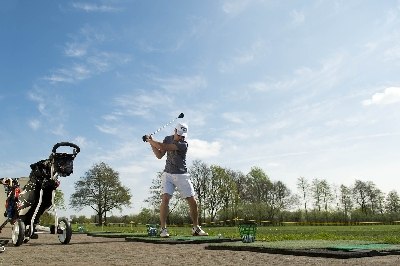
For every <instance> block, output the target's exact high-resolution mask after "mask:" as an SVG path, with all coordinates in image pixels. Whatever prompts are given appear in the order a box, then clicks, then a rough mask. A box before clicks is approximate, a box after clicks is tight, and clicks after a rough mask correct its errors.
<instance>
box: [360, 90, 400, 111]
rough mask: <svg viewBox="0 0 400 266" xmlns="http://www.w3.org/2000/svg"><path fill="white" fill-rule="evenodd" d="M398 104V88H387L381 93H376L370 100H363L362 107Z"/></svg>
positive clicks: (399, 98) (399, 92) (399, 93)
mask: <svg viewBox="0 0 400 266" xmlns="http://www.w3.org/2000/svg"><path fill="white" fill-rule="evenodd" d="M398 102H400V87H388V88H386V89H385V90H384V91H383V92H377V93H375V94H374V95H372V97H371V98H370V99H367V100H364V101H363V102H362V104H363V105H364V106H369V105H388V104H393V103H398Z"/></svg>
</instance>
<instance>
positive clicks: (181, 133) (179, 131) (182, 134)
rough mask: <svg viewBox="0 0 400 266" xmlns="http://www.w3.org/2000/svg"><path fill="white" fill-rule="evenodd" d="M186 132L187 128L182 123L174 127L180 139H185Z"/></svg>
mask: <svg viewBox="0 0 400 266" xmlns="http://www.w3.org/2000/svg"><path fill="white" fill-rule="evenodd" d="M187 132H188V126H187V125H186V124H184V123H179V124H177V125H176V127H175V133H176V134H177V135H178V136H180V137H182V138H186V137H187Z"/></svg>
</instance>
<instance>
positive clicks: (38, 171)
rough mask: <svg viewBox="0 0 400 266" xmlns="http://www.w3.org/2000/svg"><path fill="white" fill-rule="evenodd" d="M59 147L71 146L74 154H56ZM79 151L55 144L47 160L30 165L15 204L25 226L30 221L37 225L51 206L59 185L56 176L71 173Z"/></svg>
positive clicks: (65, 143) (64, 144)
mask: <svg viewBox="0 0 400 266" xmlns="http://www.w3.org/2000/svg"><path fill="white" fill-rule="evenodd" d="M60 146H71V147H73V148H74V152H73V153H72V154H68V153H57V152H56V150H57V148H58V147H60ZM79 151H80V149H79V147H78V146H76V145H75V144H72V143H67V142H62V143H57V144H56V145H54V147H53V152H52V153H51V155H50V157H49V159H46V160H41V161H38V162H36V163H34V164H31V173H30V175H29V181H28V183H27V184H26V185H25V186H24V188H23V189H22V191H21V192H20V194H19V197H18V204H17V209H18V214H19V218H20V219H21V220H22V221H23V222H24V223H25V224H26V225H28V224H30V223H31V221H33V224H38V223H39V219H40V217H41V216H42V214H43V213H44V212H45V211H46V210H48V209H50V208H51V207H52V206H53V204H54V194H55V190H56V189H57V187H58V186H59V184H60V182H59V181H58V176H63V177H65V176H69V175H71V174H72V173H73V168H74V164H73V162H74V159H75V157H76V155H77V154H78V153H79ZM41 191H42V192H41Z"/></svg>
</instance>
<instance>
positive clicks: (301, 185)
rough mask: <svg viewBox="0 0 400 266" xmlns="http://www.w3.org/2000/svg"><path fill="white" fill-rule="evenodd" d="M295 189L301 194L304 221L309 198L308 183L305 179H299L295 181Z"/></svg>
mask: <svg viewBox="0 0 400 266" xmlns="http://www.w3.org/2000/svg"><path fill="white" fill-rule="evenodd" d="M297 188H298V189H299V190H300V192H301V194H302V199H303V203H304V213H305V216H306V220H307V216H308V215H307V201H308V197H309V189H310V185H309V184H308V181H307V179H306V178H305V177H302V176H301V177H299V178H298V179H297Z"/></svg>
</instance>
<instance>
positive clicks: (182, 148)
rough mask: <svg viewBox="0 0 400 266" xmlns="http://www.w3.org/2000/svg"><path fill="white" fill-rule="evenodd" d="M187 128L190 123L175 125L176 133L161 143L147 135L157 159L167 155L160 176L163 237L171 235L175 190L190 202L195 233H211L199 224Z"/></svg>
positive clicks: (198, 234)
mask: <svg viewBox="0 0 400 266" xmlns="http://www.w3.org/2000/svg"><path fill="white" fill-rule="evenodd" d="M187 131H188V127H187V125H186V124H183V123H179V124H177V125H176V127H175V132H174V134H173V135H171V136H166V137H165V138H164V141H163V142H162V143H161V142H158V141H156V140H153V139H152V137H151V136H146V141H147V142H148V143H150V146H151V149H152V150H153V153H154V154H155V156H156V157H157V158H158V159H161V158H163V157H164V155H165V154H167V160H166V163H165V169H164V172H163V173H162V175H161V190H162V191H161V193H162V195H161V206H160V225H161V232H160V237H169V234H168V230H167V214H168V206H169V201H170V199H171V197H172V195H173V193H174V191H175V189H177V190H178V191H179V193H180V195H181V197H182V198H186V200H187V202H188V205H189V209H190V218H191V219H192V223H193V228H192V235H194V236H208V233H206V232H204V231H203V229H201V227H200V226H199V222H198V210H197V202H196V199H195V198H194V196H195V192H194V188H193V184H192V181H191V180H190V175H189V174H188V172H187V168H186V153H187V149H188V143H187V142H186V141H185V137H186V136H187Z"/></svg>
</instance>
